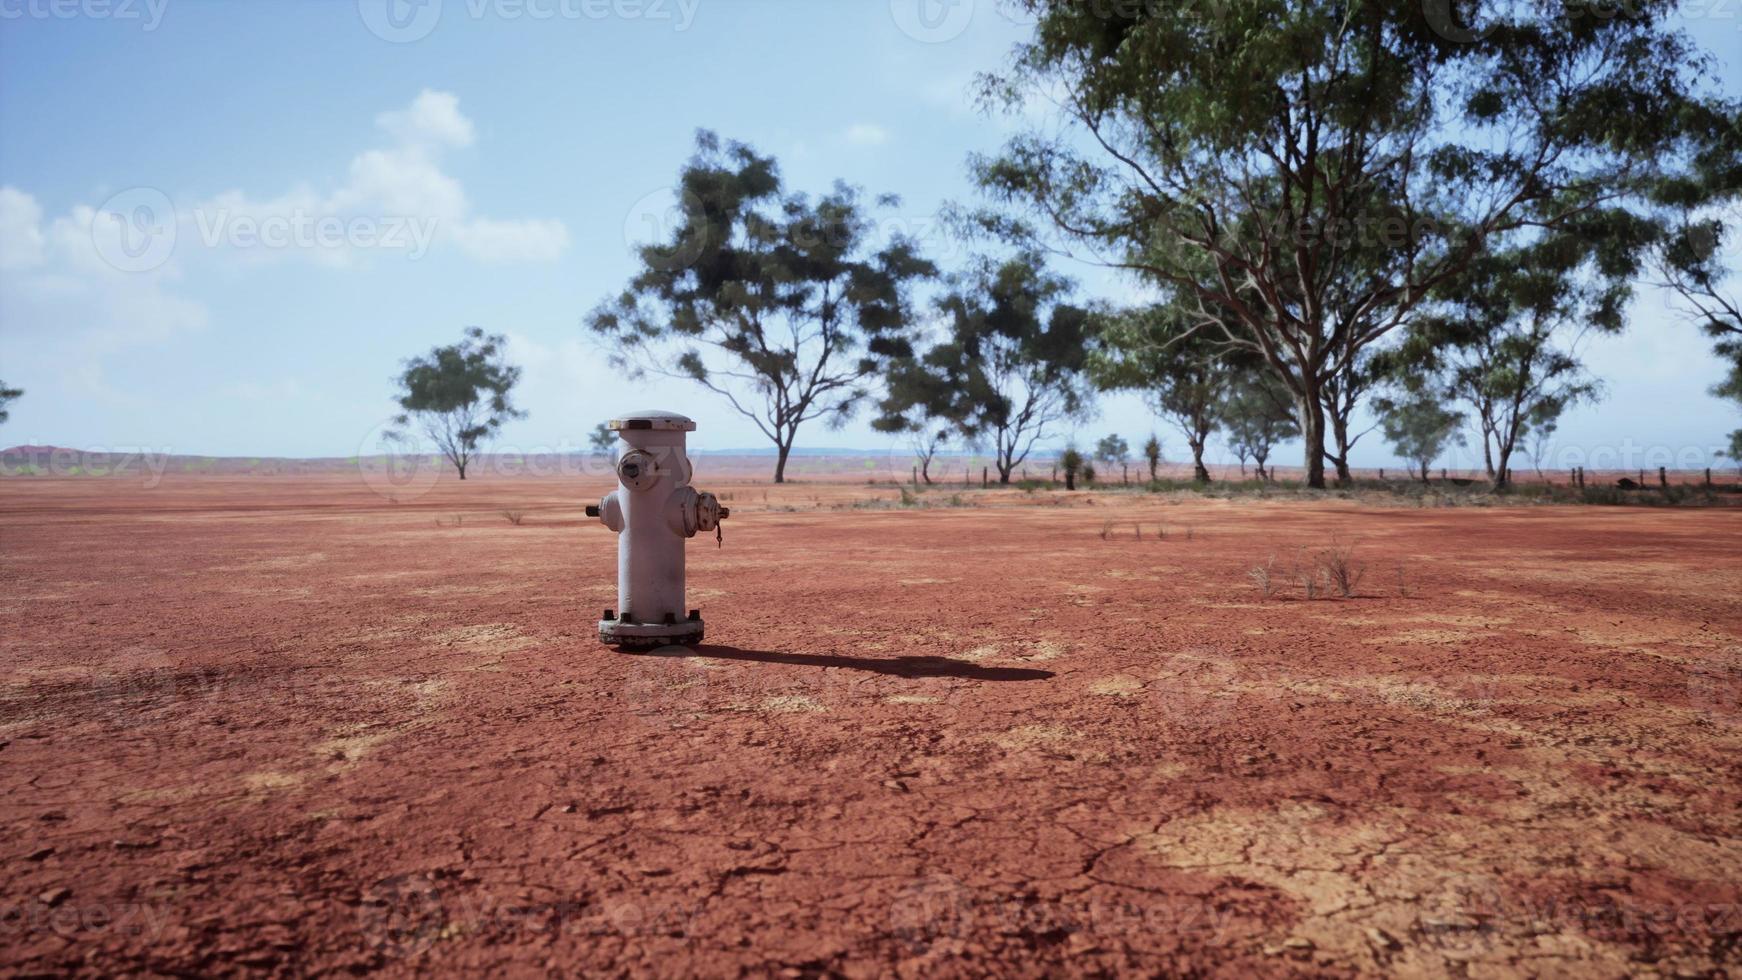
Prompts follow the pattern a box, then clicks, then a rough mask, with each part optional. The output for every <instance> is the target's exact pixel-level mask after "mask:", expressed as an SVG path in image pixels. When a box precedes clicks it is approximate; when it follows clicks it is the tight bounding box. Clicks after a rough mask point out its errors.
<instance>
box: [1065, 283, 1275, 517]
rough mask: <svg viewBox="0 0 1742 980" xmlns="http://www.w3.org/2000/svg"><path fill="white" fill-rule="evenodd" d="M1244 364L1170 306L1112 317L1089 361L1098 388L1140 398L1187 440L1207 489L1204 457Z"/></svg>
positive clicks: (1198, 473) (1098, 336)
mask: <svg viewBox="0 0 1742 980" xmlns="http://www.w3.org/2000/svg"><path fill="white" fill-rule="evenodd" d="M1242 363H1243V361H1242V359H1241V358H1239V357H1237V356H1230V355H1229V353H1228V352H1227V351H1226V350H1225V349H1224V346H1223V345H1220V344H1217V343H1216V342H1215V341H1214V340H1212V338H1211V337H1210V335H1208V334H1206V333H1203V332H1202V331H1198V330H1195V329H1193V328H1192V326H1191V323H1190V317H1189V314H1188V313H1187V312H1186V311H1185V310H1184V309H1182V308H1180V307H1177V306H1173V305H1167V304H1163V305H1157V306H1150V307H1144V308H1139V309H1131V310H1123V311H1120V312H1118V313H1115V314H1111V315H1108V316H1107V317H1105V319H1104V321H1103V324H1102V326H1101V328H1100V329H1099V330H1098V331H1097V333H1096V334H1095V338H1094V347H1093V353H1092V354H1091V355H1090V371H1091V373H1092V375H1093V377H1094V378H1095V382H1096V384H1097V385H1099V386H1100V387H1102V388H1104V389H1108V390H1128V391H1137V392H1140V393H1142V394H1143V396H1144V397H1145V398H1146V399H1147V400H1148V402H1149V405H1150V408H1151V410H1153V411H1154V412H1155V414H1157V415H1159V416H1161V417H1162V418H1164V419H1166V420H1167V421H1169V422H1170V423H1172V424H1173V426H1174V428H1176V429H1178V430H1179V432H1180V434H1181V435H1183V436H1185V438H1186V443H1187V444H1188V445H1190V446H1191V450H1192V462H1193V464H1194V466H1195V471H1196V476H1197V479H1198V480H1200V481H1202V482H1205V483H1208V482H1209V480H1210V471H1209V470H1208V469H1207V468H1206V467H1205V466H1204V451H1205V449H1206V448H1207V447H1208V445H1209V439H1210V436H1211V435H1213V434H1214V433H1215V432H1216V430H1217V429H1218V428H1220V427H1221V424H1222V417H1223V403H1224V401H1225V400H1226V399H1227V398H1228V395H1229V391H1230V389H1231V386H1232V384H1233V381H1234V378H1235V377H1236V375H1237V373H1238V371H1239V370H1240V368H1241V366H1242Z"/></svg>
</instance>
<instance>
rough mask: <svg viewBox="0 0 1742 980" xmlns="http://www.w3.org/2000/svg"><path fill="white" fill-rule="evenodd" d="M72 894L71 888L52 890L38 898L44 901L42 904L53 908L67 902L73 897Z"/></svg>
mask: <svg viewBox="0 0 1742 980" xmlns="http://www.w3.org/2000/svg"><path fill="white" fill-rule="evenodd" d="M72 893H73V892H72V889H70V888H50V889H49V890H48V891H45V892H43V893H42V894H41V895H38V896H36V897H37V898H38V899H40V900H41V901H42V904H44V905H47V906H48V907H49V908H53V907H55V906H56V905H59V904H60V903H62V902H64V901H66V900H67V899H68V898H69V897H71V896H72Z"/></svg>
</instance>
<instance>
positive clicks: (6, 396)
mask: <svg viewBox="0 0 1742 980" xmlns="http://www.w3.org/2000/svg"><path fill="white" fill-rule="evenodd" d="M23 394H24V389H23V388H8V387H6V382H4V381H0V425H4V424H5V423H6V420H7V419H10V418H11V417H12V412H11V411H10V410H8V409H7V407H6V406H7V405H10V404H11V403H13V402H15V401H17V400H18V399H19V397H20V396H22V395H23Z"/></svg>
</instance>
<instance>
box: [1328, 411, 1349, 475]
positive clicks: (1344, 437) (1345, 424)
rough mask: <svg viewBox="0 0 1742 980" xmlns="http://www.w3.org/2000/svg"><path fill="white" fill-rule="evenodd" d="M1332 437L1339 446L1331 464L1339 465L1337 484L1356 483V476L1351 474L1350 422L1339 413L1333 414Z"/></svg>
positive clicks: (1331, 414)
mask: <svg viewBox="0 0 1742 980" xmlns="http://www.w3.org/2000/svg"><path fill="white" fill-rule="evenodd" d="M1329 414H1330V422H1331V437H1332V440H1333V441H1334V442H1336V444H1337V452H1336V454H1335V455H1333V456H1331V462H1333V463H1336V464H1337V484H1338V485H1339V486H1345V487H1346V486H1349V485H1351V484H1353V483H1354V482H1355V475H1354V474H1353V473H1350V472H1349V420H1348V419H1346V418H1344V417H1343V416H1342V414H1341V413H1339V412H1331V413H1329Z"/></svg>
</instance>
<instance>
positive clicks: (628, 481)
mask: <svg viewBox="0 0 1742 980" xmlns="http://www.w3.org/2000/svg"><path fill="white" fill-rule="evenodd" d="M607 427H608V428H610V429H611V430H612V431H614V432H616V433H617V483H618V486H617V489H616V490H613V491H611V492H610V493H608V494H606V495H605V497H604V499H602V500H600V501H599V503H598V505H597V506H591V507H588V508H587V516H588V517H597V518H598V519H599V523H601V524H604V525H605V526H606V527H608V528H610V529H611V530H613V531H616V532H617V534H618V538H617V608H616V610H615V611H613V610H610V609H607V610H605V615H604V618H602V619H600V620H599V640H600V642H602V643H606V644H609V645H611V646H616V647H620V648H623V649H632V650H645V649H652V648H655V647H661V646H668V645H671V644H677V643H681V644H689V645H694V644H697V643H700V642H701V641H702V635H703V627H702V615H701V611H700V610H697V609H688V608H687V607H686V606H685V605H684V540H685V539H686V538H692V537H695V535H696V533H697V532H702V531H713V532H715V533H716V534H718V533H719V527H720V522H721V521H722V520H724V519H725V518H726V517H727V516H728V515H729V514H730V511H729V510H728V509H727V508H724V507H721V506H720V502H719V500H718V499H717V498H716V497H715V496H714V495H713V494H711V493H699V492H697V491H696V490H695V489H694V488H692V487H691V486H690V485H689V483H690V476H691V474H692V470H691V467H690V461H689V456H688V455H687V454H686V453H685V451H684V440H685V433H687V432H693V431H695V428H696V424H695V422H693V421H691V420H690V419H687V418H685V417H684V416H682V415H678V414H675V413H673V412H658V411H653V412H633V413H630V414H627V415H624V416H622V417H621V418H615V419H612V420H611V421H610V422H609V423H607Z"/></svg>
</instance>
